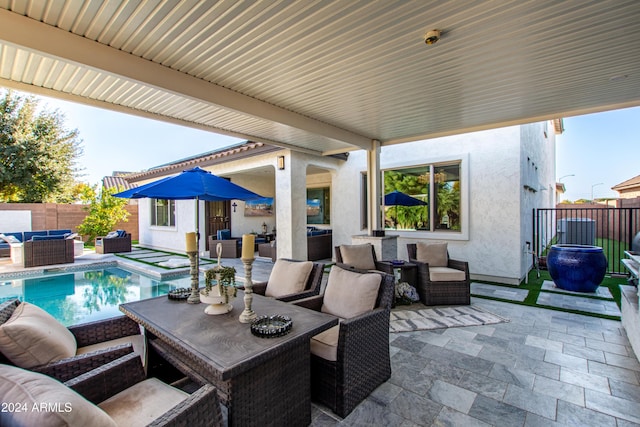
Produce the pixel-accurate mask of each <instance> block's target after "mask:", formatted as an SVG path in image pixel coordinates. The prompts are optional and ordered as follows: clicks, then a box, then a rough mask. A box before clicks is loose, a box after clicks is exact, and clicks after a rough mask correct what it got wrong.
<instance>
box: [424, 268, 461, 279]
mask: <svg viewBox="0 0 640 427" xmlns="http://www.w3.org/2000/svg"><path fill="white" fill-rule="evenodd" d="M465 279H466V275H465V273H464V271H462V270H456V269H455V268H449V267H431V265H429V280H431V281H432V282H461V281H464V280H465Z"/></svg>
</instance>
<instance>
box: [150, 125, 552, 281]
mask: <svg viewBox="0 0 640 427" xmlns="http://www.w3.org/2000/svg"><path fill="white" fill-rule="evenodd" d="M280 155H283V156H285V157H286V162H285V164H286V168H285V170H278V169H277V165H276V163H277V157H278V156H280ZM450 161H459V162H460V164H461V167H460V184H461V187H460V188H461V216H462V217H461V223H462V229H461V231H459V232H453V231H434V232H429V231H402V230H388V231H387V234H388V235H397V236H398V239H397V257H398V258H400V259H407V251H406V244H407V243H411V242H418V241H425V242H426V241H446V242H448V243H449V253H450V256H451V257H452V258H456V259H462V260H466V261H468V262H469V267H470V271H471V273H472V277H473V278H475V279H485V280H492V281H497V282H502V283H510V284H518V283H519V282H520V280H521V279H522V278H523V277H524V275H525V274H526V272H527V271H528V268H529V266H530V264H531V256H530V255H528V254H527V245H526V242H531V241H532V230H533V215H532V211H533V209H534V208H551V207H553V206H555V192H554V191H553V189H554V186H555V134H554V132H553V129H552V127H551V125H549V124H548V123H547V122H543V123H534V124H530V125H523V126H511V127H505V128H501V129H493V130H487V131H481V132H473V133H467V134H463V135H455V136H448V137H442V138H436V139H432V140H426V141H418V142H412V143H405V144H398V145H393V146H386V147H383V148H382V149H381V153H380V165H381V169H382V170H385V169H396V168H402V167H412V166H418V165H426V164H433V163H436V164H437V163H442V162H450ZM366 164H367V153H366V152H365V151H362V150H360V151H353V152H350V153H349V156H348V158H347V159H346V160H337V159H335V158H329V157H318V156H314V155H311V154H304V153H299V152H291V151H289V150H286V149H283V150H280V151H276V152H270V153H267V154H260V155H256V156H253V157H248V158H243V159H241V160H237V161H228V162H224V163H221V164H218V165H214V166H209V167H206V169H207V170H210V171H211V172H213V173H214V174H217V175H221V176H226V177H229V178H231V180H232V181H233V182H235V183H237V184H239V185H241V186H244V187H246V188H249V189H250V190H252V191H254V192H256V193H258V194H261V195H263V196H266V197H274V199H275V200H274V210H275V211H276V215H274V216H273V217H245V216H244V202H241V201H236V203H237V208H236V212H232V213H231V215H232V218H231V222H232V235H234V236H240V235H241V234H243V233H248V232H251V231H255V232H260V230H261V228H262V227H261V225H262V222H263V221H264V222H266V223H267V225H268V229H269V230H271V229H272V228H273V227H274V226H276V228H277V233H278V235H277V236H278V248H279V252H280V251H282V253H284V254H287V253H291V254H295V255H299V256H298V257H299V258H304V255H306V254H304V253H303V252H304V251H305V250H306V245H305V241H306V240H305V239H306V233H305V230H304V229H305V226H304V224H303V223H304V222H305V221H304V218H305V216H304V215H305V213H304V212H305V211H306V194H305V191H306V190H305V188H314V187H330V191H331V224H329V225H322V226H319V227H320V228H331V229H332V230H333V245H334V246H335V245H340V244H350V243H352V238H353V236H357V235H362V234H365V233H366V224H365V222H364V221H363V214H364V212H365V210H364V201H363V195H364V194H365V188H364V180H363V176H364V174H365V172H366ZM301 177H305V178H301ZM301 184H302V185H301ZM194 206H195V204H194V202H193V201H178V202H177V204H176V226H175V227H149V225H148V224H149V223H150V221H149V218H150V202H149V201H146V202H145V201H144V200H143V201H141V203H140V243H141V244H142V245H146V246H151V247H155V248H162V249H168V250H175V251H183V250H184V233H186V232H189V231H193V229H194V218H195V211H194ZM201 206H203V205H201ZM294 219H295V220H294ZM300 219H301V220H300ZM204 223H205V218H204V208H202V209H201V214H200V229H201V230H204V229H205V228H204V227H205V224H204ZM204 237H205V236H204V235H203V239H201V245H200V250H201V252H203V251H204V248H205V246H204V245H205V244H204Z"/></svg>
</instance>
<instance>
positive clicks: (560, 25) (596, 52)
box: [0, 0, 640, 155]
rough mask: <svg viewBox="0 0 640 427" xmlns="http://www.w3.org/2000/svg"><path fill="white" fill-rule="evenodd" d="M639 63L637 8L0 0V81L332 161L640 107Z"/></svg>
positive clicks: (505, 2)
mask: <svg viewBox="0 0 640 427" xmlns="http://www.w3.org/2000/svg"><path fill="white" fill-rule="evenodd" d="M433 29H438V30H441V31H442V36H441V40H440V41H439V42H437V43H436V44H433V45H426V44H425V43H424V40H423V35H424V34H425V33H426V32H427V31H428V30H433ZM638 52H640V2H639V1H637V0H595V1H586V0H585V1H557V0H529V1H524V0H511V1H510V0H500V1H477V0H476V1H472V0H456V1H443V0H433V1H428V0H415V1H408V0H398V1H394V0H379V1H371V0H362V1H357V0H335V1H331V0H326V1H311V0H309V1H306V0H305V1H276V0H273V1H272V0H269V1H266V0H265V1H256V0H251V1H240V0H221V1H216V2H212V1H196V0H182V1H178V0H126V1H124V0H65V1H62V0H51V1H44V0H32V1H28V0H22V1H11V0H0V85H1V86H5V87H10V88H15V89H20V90H24V91H28V92H32V93H37V94H43V95H48V96H54V97H58V98H63V99H68V100H72V101H76V102H81V103H85V104H89V105H94V106H99V107H103V108H107V109H111V110H117V111H122V112H125V113H130V114H135V115H139V116H144V117H150V118H155V119H158V120H163V121H167V122H173V123H178V124H182V125H186V126H191V127H195V128H200V129H205V130H210V131H212V132H217V133H222V134H227V135H232V136H237V137H240V138H246V139H250V140H253V141H259V142H266V143H269V144H273V145H277V146H281V147H288V148H293V149H296V150H302V151H306V152H311V153H317V154H323V155H328V154H336V153H341V152H346V151H350V150H354V149H360V148H363V149H369V148H371V147H372V140H378V141H380V143H381V145H383V146H384V145H388V144H396V143H401V142H407V141H414V140H420V139H427V138H432V137H438V136H444V135H451V134H458V133H463V132H469V131H475V130H481V129H489V128H494V127H500V126H506V125H513V124H521V123H528V122H533V121H539V120H543V119H554V118H559V117H566V116H571V115H578V114H585V113H592V112H598V111H605V110H611V109H617V108H623V107H630V106H637V105H640V59H639V55H638Z"/></svg>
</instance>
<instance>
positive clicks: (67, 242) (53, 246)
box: [22, 239, 75, 267]
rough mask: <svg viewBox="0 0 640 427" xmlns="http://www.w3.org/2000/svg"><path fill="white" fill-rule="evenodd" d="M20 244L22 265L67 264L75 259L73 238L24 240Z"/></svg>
mask: <svg viewBox="0 0 640 427" xmlns="http://www.w3.org/2000/svg"><path fill="white" fill-rule="evenodd" d="M22 245H23V255H22V265H23V266H24V267H38V266H41V265H52V264H68V263H73V262H74V261H75V259H74V240H73V239H59V240H33V241H27V242H24V243H23V244H22Z"/></svg>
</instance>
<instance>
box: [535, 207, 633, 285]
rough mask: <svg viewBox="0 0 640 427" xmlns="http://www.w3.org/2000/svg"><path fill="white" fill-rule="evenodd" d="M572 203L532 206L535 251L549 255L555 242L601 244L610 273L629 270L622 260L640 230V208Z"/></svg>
mask: <svg viewBox="0 0 640 427" xmlns="http://www.w3.org/2000/svg"><path fill="white" fill-rule="evenodd" d="M571 206H572V205H567V207H562V208H555V209H534V210H533V219H534V223H533V242H534V251H535V253H536V254H538V256H546V255H547V252H548V251H549V249H550V248H551V245H554V244H572V245H595V246H600V247H602V249H603V250H604V253H605V255H606V257H607V260H608V264H609V265H608V269H607V273H609V274H616V273H618V274H626V270H625V269H624V266H623V265H622V262H621V260H622V259H623V258H625V254H624V251H626V250H630V249H631V242H632V240H633V237H634V236H635V235H636V233H638V231H640V208H635V207H633V208H616V207H608V206H606V205H603V206H598V207H591V208H574V207H571Z"/></svg>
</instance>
